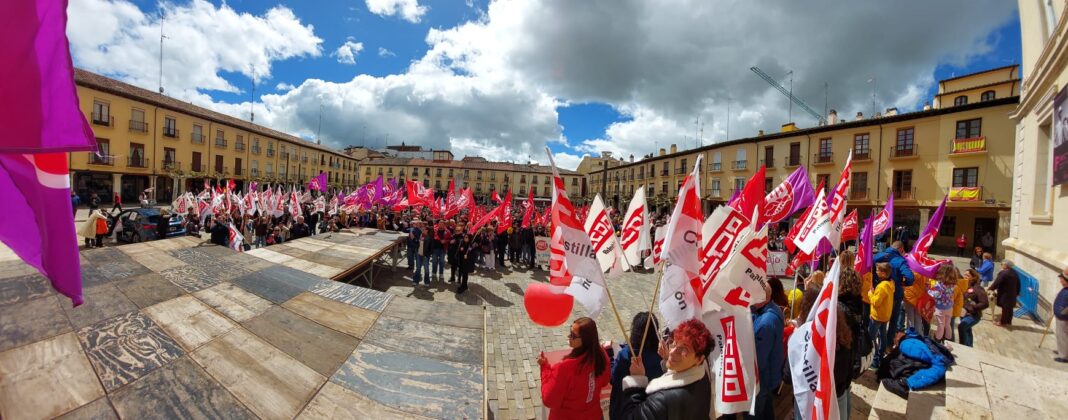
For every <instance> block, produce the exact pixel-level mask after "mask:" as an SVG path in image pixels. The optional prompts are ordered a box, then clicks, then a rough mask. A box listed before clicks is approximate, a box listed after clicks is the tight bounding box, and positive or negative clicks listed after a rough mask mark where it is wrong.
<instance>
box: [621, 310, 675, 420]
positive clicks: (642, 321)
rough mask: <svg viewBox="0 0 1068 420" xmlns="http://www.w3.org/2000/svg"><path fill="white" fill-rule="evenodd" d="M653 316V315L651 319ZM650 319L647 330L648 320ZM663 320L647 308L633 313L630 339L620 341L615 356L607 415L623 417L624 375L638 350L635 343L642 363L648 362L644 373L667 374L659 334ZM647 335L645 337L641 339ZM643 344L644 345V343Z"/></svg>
mask: <svg viewBox="0 0 1068 420" xmlns="http://www.w3.org/2000/svg"><path fill="white" fill-rule="evenodd" d="M650 318H652V319H650ZM647 323H648V331H647V330H646V324H647ZM659 330H660V323H659V322H658V321H657V319H656V316H655V315H651V314H650V313H648V312H639V313H637V314H635V315H634V319H633V320H631V323H630V340H629V341H628V342H627V343H624V344H622V345H620V349H619V352H618V353H616V357H615V359H612V380H611V381H610V382H609V383H610V384H611V385H612V395H611V399H610V402H609V405H608V418H610V419H613V420H618V419H621V418H622V408H623V407H622V406H623V378H624V377H626V376H627V375H629V374H630V361H631V358H633V357H634V356H633V355H634V353H635V352H636V351H637V350H634V349H631V347H630V345H631V344H634V345H635V346H638V348H639V349H640V350H641V352H642V357H641V359H642V364H643V365H644V366H645V374H646V377H648V378H649V379H656V378H659V377H660V375H663V374H664V368H663V366H661V362H663V359H662V358H661V356H660V355H659V354H658V350H659V348H660V338H659V337H658V332H657V331H659ZM643 338H644V339H645V340H644V341H642V339H643ZM643 345H644V348H642V346H643Z"/></svg>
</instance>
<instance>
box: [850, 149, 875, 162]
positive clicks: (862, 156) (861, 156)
mask: <svg viewBox="0 0 1068 420" xmlns="http://www.w3.org/2000/svg"><path fill="white" fill-rule="evenodd" d="M853 160H871V151H870V150H866V151H864V152H863V153H861V152H858V151H853Z"/></svg>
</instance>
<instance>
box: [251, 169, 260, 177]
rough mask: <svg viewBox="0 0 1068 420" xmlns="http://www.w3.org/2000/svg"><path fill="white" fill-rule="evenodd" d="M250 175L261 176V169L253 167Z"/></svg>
mask: <svg viewBox="0 0 1068 420" xmlns="http://www.w3.org/2000/svg"><path fill="white" fill-rule="evenodd" d="M249 175H252V176H260V170H259V169H256V168H252V170H251V171H249Z"/></svg>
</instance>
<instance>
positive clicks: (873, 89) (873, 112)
mask: <svg viewBox="0 0 1068 420" xmlns="http://www.w3.org/2000/svg"><path fill="white" fill-rule="evenodd" d="M868 81H870V82H871V116H873V117H874V116H875V112H876V111H875V110H877V109H879V108H876V107H875V89H876V86H877V83H879V82H878V81H877V80H875V76H872V77H871V79H868Z"/></svg>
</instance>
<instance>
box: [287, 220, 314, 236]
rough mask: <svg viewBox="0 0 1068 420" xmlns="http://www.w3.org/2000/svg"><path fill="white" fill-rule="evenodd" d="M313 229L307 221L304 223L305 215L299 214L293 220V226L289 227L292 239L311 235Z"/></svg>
mask: <svg viewBox="0 0 1068 420" xmlns="http://www.w3.org/2000/svg"><path fill="white" fill-rule="evenodd" d="M311 233H312V230H311V227H309V226H308V224H307V223H304V216H297V217H296V220H295V221H294V222H293V226H292V227H290V228H289V235H290V239H300V238H303V237H306V236H311Z"/></svg>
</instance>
